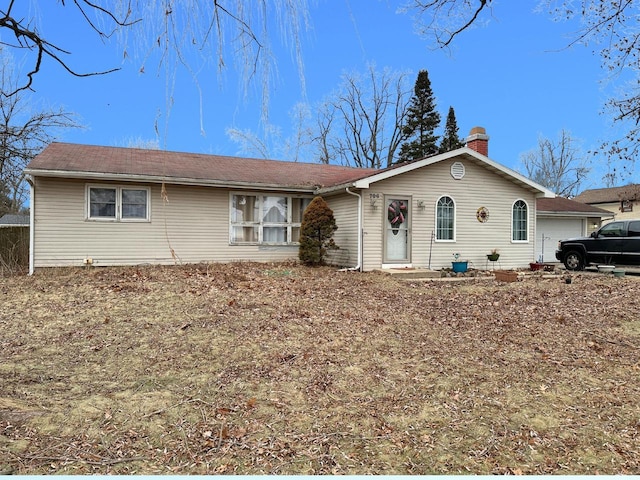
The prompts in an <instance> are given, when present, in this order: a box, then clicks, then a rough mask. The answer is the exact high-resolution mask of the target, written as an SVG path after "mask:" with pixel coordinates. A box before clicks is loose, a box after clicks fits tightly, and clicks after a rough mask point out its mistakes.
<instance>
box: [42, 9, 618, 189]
mask: <svg viewBox="0 0 640 480" xmlns="http://www.w3.org/2000/svg"><path fill="white" fill-rule="evenodd" d="M50 3H51V4H49V2H48V1H42V2H40V4H42V5H40V6H39V8H40V9H41V15H42V19H41V21H42V29H43V31H44V33H45V34H49V35H50V38H52V39H54V40H55V41H56V42H57V43H58V44H59V45H60V46H63V47H67V48H68V49H69V50H71V52H72V54H71V55H70V56H68V62H69V64H70V65H71V66H73V67H74V68H75V69H76V70H78V71H83V72H84V71H95V70H100V69H106V68H111V67H121V70H120V71H118V72H115V73H111V74H108V75H105V76H97V77H89V78H74V77H71V76H69V75H68V74H66V73H65V72H64V71H63V70H62V69H61V68H60V67H58V66H56V65H54V64H52V63H50V62H49V63H48V64H45V65H44V67H43V71H42V72H41V73H40V74H38V76H37V77H36V80H35V83H34V89H35V94H34V99H37V100H41V101H45V102H46V103H47V104H50V105H54V106H64V108H65V109H67V110H70V111H73V112H75V113H77V114H78V115H79V117H80V119H81V122H82V123H83V124H85V125H86V126H87V128H86V129H84V130H78V131H69V132H63V133H62V134H61V136H60V137H59V140H60V141H66V142H77V143H87V144H97V145H126V144H127V143H128V142H130V141H131V140H132V139H142V140H153V139H155V138H156V133H155V130H154V125H155V123H156V121H158V122H159V123H158V124H159V126H160V133H161V137H160V139H159V140H160V145H161V146H162V147H163V148H166V149H168V150H177V151H188V152H199V153H215V154H222V155H236V154H238V153H239V149H238V145H237V144H236V143H234V142H232V141H231V140H230V139H229V138H228V136H227V135H226V133H225V130H226V129H227V128H228V127H236V128H239V129H243V130H244V129H251V130H254V131H258V129H259V119H260V113H261V103H260V98H259V95H258V93H257V91H255V90H251V91H249V95H248V97H247V98H244V97H243V95H242V92H241V91H240V88H239V85H238V79H237V75H236V73H235V72H234V71H233V70H232V69H228V70H227V71H225V73H224V75H223V76H222V77H220V76H219V75H218V72H217V69H216V67H215V66H211V67H210V68H208V69H204V70H202V71H201V72H200V73H199V84H200V87H201V89H202V107H203V116H202V124H201V117H200V114H199V111H200V100H199V91H198V88H196V86H195V85H194V82H193V80H192V79H191V78H190V76H189V75H188V74H187V72H185V71H179V73H178V77H177V80H176V85H175V90H174V97H173V102H174V103H173V106H172V108H171V110H170V114H169V116H168V118H167V96H166V92H167V85H166V84H167V78H166V76H165V74H164V73H163V72H160V71H157V70H156V69H155V68H154V65H155V64H154V63H152V62H149V63H147V65H146V67H145V73H140V71H139V70H140V64H141V63H140V61H138V60H136V59H132V58H131V57H129V58H128V59H123V55H122V49H121V47H120V46H119V45H118V44H117V43H116V42H112V41H107V42H104V43H103V42H101V41H99V40H98V39H97V38H96V37H95V35H93V34H92V32H90V31H89V30H88V29H87V28H86V25H83V24H82V21H81V19H80V18H79V17H73V18H69V16H68V15H62V14H64V13H65V12H68V11H69V10H70V7H69V6H67V7H66V8H62V7H60V6H59V5H52V4H54V3H57V2H50ZM402 3H403V2H401V1H395V0H394V1H392V0H317V1H312V2H311V7H310V8H311V11H310V18H311V30H310V31H309V32H307V33H306V34H305V36H304V37H303V51H304V62H305V70H304V73H305V78H306V98H307V100H308V101H309V102H311V103H314V102H319V101H321V100H322V99H323V98H324V97H325V96H326V95H327V94H329V93H330V92H331V91H332V90H333V89H335V88H336V87H337V86H338V85H339V83H340V77H341V75H342V74H343V73H344V72H345V71H364V70H365V69H366V66H367V63H371V62H373V63H375V64H376V66H377V67H378V68H379V69H382V68H385V67H389V68H391V69H393V70H409V71H411V72H412V74H411V76H410V77H411V81H412V82H413V81H414V80H415V76H416V75H417V73H418V71H419V70H421V69H426V70H428V72H429V77H430V79H431V84H432V89H433V92H434V94H435V96H436V99H437V108H438V111H439V112H440V114H441V116H442V124H443V125H444V119H445V118H446V113H447V110H448V108H449V106H453V107H454V109H455V112H456V117H457V121H458V126H459V128H460V136H461V137H463V138H464V137H465V136H466V135H467V134H468V132H469V130H470V129H471V128H472V127H474V126H476V125H479V126H483V127H485V128H486V130H487V133H488V134H489V136H490V137H491V138H490V144H489V156H490V157H491V158H492V159H494V160H496V161H498V162H500V163H502V164H504V165H506V166H508V167H511V168H514V169H520V166H519V161H520V159H519V157H520V154H521V153H523V152H525V151H527V150H530V149H532V148H535V146H536V145H537V139H538V136H539V135H543V136H545V137H548V138H555V137H556V136H557V134H558V133H559V131H560V130H561V129H563V128H564V129H567V130H569V131H570V132H571V134H572V136H573V137H574V138H576V139H579V140H580V141H581V144H582V148H583V150H584V151H585V152H586V151H587V150H589V149H590V148H594V147H596V146H597V145H598V144H599V143H600V141H602V140H604V139H606V138H607V137H609V136H611V135H612V127H611V123H610V119H609V117H608V116H606V115H602V114H601V112H602V109H603V105H604V102H605V101H606V99H607V97H608V94H609V93H610V92H611V89H612V88H613V86H611V85H608V84H607V83H606V82H605V81H606V80H607V79H606V77H605V76H604V72H603V70H602V69H601V68H600V62H599V58H598V57H597V56H595V55H593V54H592V53H591V51H590V50H589V49H586V48H584V47H574V48H571V49H567V48H565V47H566V46H567V44H568V43H569V40H570V38H571V36H570V34H571V32H573V31H575V30H576V29H577V26H576V25H575V24H570V23H554V22H552V21H551V19H550V18H549V16H548V15H546V14H535V13H533V9H534V7H535V4H536V1H535V0H518V1H513V0H508V1H507V0H495V1H494V4H495V6H494V9H493V15H492V16H491V17H488V18H487V25H485V26H482V27H478V28H474V29H472V30H469V31H467V32H465V33H463V34H462V35H461V36H460V37H459V38H458V39H457V40H456V41H455V43H454V46H453V48H452V49H451V51H441V50H433V49H432V48H430V47H431V46H430V45H429V43H428V42H427V41H425V40H424V39H421V38H420V37H419V36H418V35H416V34H415V32H414V25H413V20H412V18H411V17H410V16H409V15H407V14H401V13H397V9H398V6H399V4H402ZM61 15H62V16H61ZM52 18H56V22H53V21H52ZM274 34H275V35H279V34H278V33H277V32H275V31H274ZM76 39H81V40H80V41H78V40H76ZM274 43H277V42H274ZM275 54H276V55H277V68H278V75H277V78H276V79H275V81H274V88H273V90H272V92H271V101H270V109H269V112H270V120H271V123H273V124H276V125H279V126H280V127H281V128H283V130H284V132H283V133H284V134H285V135H286V134H287V128H289V126H290V119H289V116H288V112H289V111H290V110H291V109H292V107H293V106H294V104H295V103H296V102H299V101H301V100H303V98H304V96H303V92H302V90H301V85H300V81H299V77H298V71H297V66H296V63H295V61H294V60H293V59H292V55H291V53H290V52H289V50H286V49H284V48H278V49H276V50H275ZM165 126H166V130H165ZM201 127H202V128H201ZM203 132H204V133H203ZM305 160H306V161H314V159H313V158H308V159H305ZM604 173H606V170H605V169H604V167H603V166H602V160H600V165H599V166H598V163H597V162H596V165H595V166H594V170H593V173H592V175H591V176H590V178H589V180H588V181H587V182H586V183H585V184H584V185H583V187H584V188H597V187H600V186H603V184H602V175H603V174H604Z"/></svg>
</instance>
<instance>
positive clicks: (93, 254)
mask: <svg viewBox="0 0 640 480" xmlns="http://www.w3.org/2000/svg"><path fill="white" fill-rule="evenodd" d="M87 184H89V185H97V184H99V185H114V186H117V185H121V186H127V187H135V186H142V187H149V188H150V202H151V214H150V218H151V221H150V222H114V221H93V220H87V219H86V217H87V215H86V196H85V192H86V185H87ZM166 192H167V198H168V201H166V202H165V201H163V200H162V195H161V186H160V185H157V184H152V185H150V184H133V183H132V184H129V183H127V184H120V183H113V182H85V181H82V180H65V179H51V178H42V177H39V178H36V183H35V202H34V203H35V209H34V213H35V251H34V266H35V267H43V266H67V265H82V264H83V260H84V259H85V258H92V259H93V262H94V265H138V264H145V263H153V264H172V263H176V262H177V263H180V262H184V263H196V262H201V261H211V262H227V261H232V260H245V261H247V260H254V261H266V262H270V261H283V260H291V259H296V258H297V254H298V248H297V246H260V245H229V192H228V191H227V190H226V189H215V188H207V187H194V186H179V185H167V186H166ZM172 251H173V253H174V254H175V258H174V256H173V255H172Z"/></svg>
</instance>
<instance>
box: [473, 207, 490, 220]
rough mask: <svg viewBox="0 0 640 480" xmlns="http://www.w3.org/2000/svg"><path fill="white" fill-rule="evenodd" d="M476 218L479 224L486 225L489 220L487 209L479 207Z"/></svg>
mask: <svg viewBox="0 0 640 480" xmlns="http://www.w3.org/2000/svg"><path fill="white" fill-rule="evenodd" d="M476 218H477V219H478V221H479V222H480V223H486V222H487V220H489V209H488V208H487V207H480V208H479V209H478V211H477V212H476Z"/></svg>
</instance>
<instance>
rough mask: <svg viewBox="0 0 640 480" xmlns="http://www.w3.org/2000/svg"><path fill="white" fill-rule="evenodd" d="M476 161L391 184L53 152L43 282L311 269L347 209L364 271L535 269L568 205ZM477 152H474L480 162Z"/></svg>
mask: <svg viewBox="0 0 640 480" xmlns="http://www.w3.org/2000/svg"><path fill="white" fill-rule="evenodd" d="M481 130H482V131H481V132H478V130H477V129H474V134H473V135H472V136H470V137H469V138H468V139H467V147H464V148H461V149H458V150H455V151H452V152H447V153H444V154H440V155H435V156H433V157H428V158H425V159H422V160H418V161H414V162H411V163H406V164H400V165H397V166H394V167H391V168H388V169H385V170H371V169H357V168H349V167H342V166H336V165H320V164H305V163H292V162H280V161H272V160H256V159H246V158H236V157H222V156H215V155H197V154H189V153H176V152H164V151H158V150H138V149H126V148H113V147H96V146H84V145H74V144H65V143H53V144H51V145H50V146H48V147H47V148H46V149H45V150H44V151H43V152H42V153H41V154H40V155H38V156H37V157H36V158H35V159H34V160H33V161H32V162H31V163H30V164H29V166H28V167H27V169H26V173H27V174H28V175H29V179H30V181H31V182H32V193H31V214H32V215H33V222H34V232H33V237H32V242H33V245H32V249H31V252H32V256H31V268H30V270H31V271H33V269H34V268H37V267H46V266H60V265H82V264H83V263H92V264H93V265H134V264H145V263H149V264H171V263H174V262H201V261H203V262H226V261H234V260H253V261H283V260H292V259H297V255H298V243H297V242H298V238H299V234H300V223H301V221H302V214H303V211H304V209H305V207H306V205H307V204H308V203H309V202H310V200H311V199H312V198H313V196H314V195H321V196H322V197H323V198H325V200H326V201H327V203H328V204H329V206H330V207H331V208H332V209H333V212H334V216H335V218H336V223H337V225H338V230H337V231H336V233H335V236H334V239H335V241H336V243H337V245H338V246H339V247H340V250H338V251H337V252H335V254H334V255H333V256H332V257H331V259H330V260H331V261H332V263H334V264H336V265H341V266H345V267H350V268H353V269H359V270H373V269H378V268H393V267H400V268H402V267H431V268H443V267H450V266H451V260H452V259H453V254H454V253H460V255H461V257H462V258H463V259H468V260H469V261H471V262H472V263H473V265H475V266H476V267H484V266H485V264H486V255H487V254H488V253H489V252H490V250H491V249H493V248H497V249H499V250H500V253H501V257H500V261H501V266H502V267H503V268H511V267H524V266H527V265H528V263H529V262H531V261H532V260H534V257H535V238H536V234H535V232H536V229H535V219H536V199H537V198H538V197H544V196H547V197H552V196H554V194H553V193H552V192H550V191H549V190H547V189H545V188H544V187H542V186H540V185H538V184H536V183H534V182H532V181H531V180H529V179H527V178H526V177H524V176H522V175H520V174H518V173H517V172H515V171H513V170H510V169H508V168H506V167H504V166H502V165H501V164H499V163H497V162H495V161H493V160H491V159H489V158H488V157H486V156H485V155H483V154H481V153H478V151H479V150H480V151H482V149H485V150H484V151H487V150H486V148H488V138H489V137H488V136H487V135H486V134H484V130H483V129H481ZM470 147H471V148H470Z"/></svg>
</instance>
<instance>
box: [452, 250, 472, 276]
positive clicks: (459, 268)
mask: <svg viewBox="0 0 640 480" xmlns="http://www.w3.org/2000/svg"><path fill="white" fill-rule="evenodd" d="M453 258H454V260H453V262H451V269H452V270H453V271H454V273H464V272H466V271H467V268H468V267H469V261H468V260H460V254H459V253H454V254H453Z"/></svg>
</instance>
